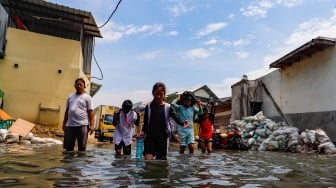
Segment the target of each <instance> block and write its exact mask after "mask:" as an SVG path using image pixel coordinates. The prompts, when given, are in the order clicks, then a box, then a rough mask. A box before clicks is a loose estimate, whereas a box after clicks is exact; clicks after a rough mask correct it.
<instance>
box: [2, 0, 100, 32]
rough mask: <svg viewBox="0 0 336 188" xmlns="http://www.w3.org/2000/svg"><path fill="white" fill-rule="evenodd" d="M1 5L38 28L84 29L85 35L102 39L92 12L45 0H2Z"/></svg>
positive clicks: (24, 21)
mask: <svg viewBox="0 0 336 188" xmlns="http://www.w3.org/2000/svg"><path fill="white" fill-rule="evenodd" d="M0 3H1V5H2V6H3V7H4V8H5V9H6V11H7V12H8V13H9V14H10V13H15V15H16V16H18V17H19V18H20V19H21V20H22V22H23V23H34V24H35V26H36V25H38V24H43V22H49V24H50V23H52V24H54V25H56V24H58V25H59V27H60V28H62V29H63V30H69V31H74V30H77V32H78V29H82V30H83V31H84V33H85V34H89V35H93V36H95V37H102V35H101V33H100V31H99V28H98V27H97V24H96V22H95V20H94V18H93V16H92V14H91V13H90V12H87V11H84V10H79V9H74V8H70V7H66V6H63V5H59V4H55V3H50V2H47V1H44V0H0ZM38 21H39V23H38V24H36V23H37V22H38ZM45 25H46V23H44V26H45Z"/></svg>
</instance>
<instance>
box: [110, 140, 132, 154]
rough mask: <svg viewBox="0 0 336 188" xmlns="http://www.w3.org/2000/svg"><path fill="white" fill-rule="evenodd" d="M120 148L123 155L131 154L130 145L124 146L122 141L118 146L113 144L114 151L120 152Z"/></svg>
mask: <svg viewBox="0 0 336 188" xmlns="http://www.w3.org/2000/svg"><path fill="white" fill-rule="evenodd" d="M121 148H122V150H123V154H124V155H130V154H131V144H130V145H128V146H125V143H124V141H121V142H120V143H119V144H115V146H114V149H115V150H120V149H121Z"/></svg>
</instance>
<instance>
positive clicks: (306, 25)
mask: <svg viewBox="0 0 336 188" xmlns="http://www.w3.org/2000/svg"><path fill="white" fill-rule="evenodd" d="M335 31H336V11H334V12H333V15H332V16H331V17H330V18H329V19H326V20H322V19H312V20H309V21H306V22H303V23H302V24H300V25H299V26H298V27H297V29H296V30H295V31H294V32H293V33H292V34H290V35H289V36H288V38H286V39H285V40H284V42H283V43H280V44H279V45H281V46H279V47H278V48H274V54H271V55H268V56H267V57H266V58H265V59H267V60H268V61H269V63H272V62H273V61H275V60H276V58H281V57H282V56H284V55H286V54H287V53H289V52H291V51H293V50H294V49H296V48H298V47H300V46H301V45H303V44H305V43H306V42H308V41H310V40H311V39H313V38H316V37H318V36H322V37H330V38H336V33H335Z"/></svg>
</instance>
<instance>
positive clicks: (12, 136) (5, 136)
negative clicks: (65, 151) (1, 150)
mask: <svg viewBox="0 0 336 188" xmlns="http://www.w3.org/2000/svg"><path fill="white" fill-rule="evenodd" d="M0 143H6V144H14V143H16V144H27V145H30V144H44V145H48V146H50V145H61V144H63V143H62V141H60V140H57V139H54V138H40V137H36V136H34V135H33V133H32V132H30V133H28V134H27V135H26V136H24V137H22V136H20V135H18V134H16V133H11V132H8V130H7V129H0Z"/></svg>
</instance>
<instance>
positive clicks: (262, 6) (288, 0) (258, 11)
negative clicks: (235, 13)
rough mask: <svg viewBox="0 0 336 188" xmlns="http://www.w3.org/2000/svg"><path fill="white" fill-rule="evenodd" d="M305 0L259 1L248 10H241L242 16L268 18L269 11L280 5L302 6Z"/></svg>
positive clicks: (248, 7) (253, 2)
mask: <svg viewBox="0 0 336 188" xmlns="http://www.w3.org/2000/svg"><path fill="white" fill-rule="evenodd" d="M302 2H303V0H261V1H260V0H258V1H252V2H251V4H250V5H248V6H247V8H241V9H240V12H241V13H242V15H244V16H247V17H255V18H263V17H266V16H267V12H268V10H269V9H271V8H274V7H275V6H278V5H284V6H286V7H294V6H297V5H299V4H301V3H302Z"/></svg>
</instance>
